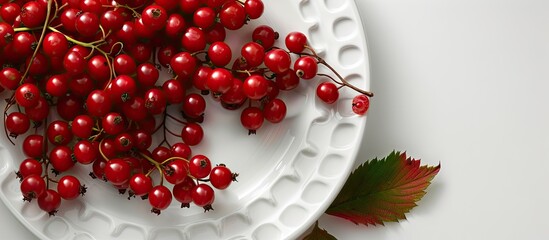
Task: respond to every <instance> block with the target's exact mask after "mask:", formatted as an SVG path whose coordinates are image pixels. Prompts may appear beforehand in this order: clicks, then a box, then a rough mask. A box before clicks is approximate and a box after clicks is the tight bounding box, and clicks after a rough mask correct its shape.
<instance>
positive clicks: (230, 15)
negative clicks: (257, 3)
mask: <svg viewBox="0 0 549 240" xmlns="http://www.w3.org/2000/svg"><path fill="white" fill-rule="evenodd" d="M246 16H247V15H246V10H245V8H244V6H242V4H241V3H239V2H236V1H231V2H227V3H226V4H224V5H223V7H222V8H221V11H220V12H219V20H220V22H221V24H223V26H224V27H225V28H227V29H229V30H237V29H240V28H241V27H242V26H244V23H246Z"/></svg>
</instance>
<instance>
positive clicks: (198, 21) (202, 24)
mask: <svg viewBox="0 0 549 240" xmlns="http://www.w3.org/2000/svg"><path fill="white" fill-rule="evenodd" d="M216 17H217V14H216V12H215V10H214V9H213V8H211V7H201V8H199V9H197V10H196V11H195V12H194V14H193V23H194V25H195V26H197V27H199V28H202V29H207V28H209V27H211V26H212V25H213V24H214V23H215V18H216Z"/></svg>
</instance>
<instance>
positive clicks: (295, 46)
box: [285, 32, 307, 53]
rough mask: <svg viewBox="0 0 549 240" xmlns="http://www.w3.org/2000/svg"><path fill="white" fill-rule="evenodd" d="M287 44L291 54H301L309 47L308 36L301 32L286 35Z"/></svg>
mask: <svg viewBox="0 0 549 240" xmlns="http://www.w3.org/2000/svg"><path fill="white" fill-rule="evenodd" d="M285 43H286V47H287V48H288V50H290V52H293V53H301V52H303V50H305V46H307V36H305V34H303V33H301V32H291V33H289V34H288V35H286V39H285Z"/></svg>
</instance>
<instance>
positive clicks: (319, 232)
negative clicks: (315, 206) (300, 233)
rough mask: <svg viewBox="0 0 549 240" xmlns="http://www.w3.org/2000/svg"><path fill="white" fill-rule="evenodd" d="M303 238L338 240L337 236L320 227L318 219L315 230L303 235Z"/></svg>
mask: <svg viewBox="0 0 549 240" xmlns="http://www.w3.org/2000/svg"><path fill="white" fill-rule="evenodd" d="M303 240H337V238H336V237H334V236H332V235H331V234H329V233H328V231H326V230H324V229H322V228H320V227H318V221H316V223H315V226H314V228H313V231H312V232H310V233H309V234H307V236H305V237H303Z"/></svg>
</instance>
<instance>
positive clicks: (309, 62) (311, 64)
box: [294, 56, 318, 80]
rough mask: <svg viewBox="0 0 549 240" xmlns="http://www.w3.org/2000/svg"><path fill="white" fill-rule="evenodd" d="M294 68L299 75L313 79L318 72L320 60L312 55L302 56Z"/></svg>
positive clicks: (296, 61)
mask: <svg viewBox="0 0 549 240" xmlns="http://www.w3.org/2000/svg"><path fill="white" fill-rule="evenodd" d="M294 70H295V73H296V74H297V76H298V77H300V78H303V79H307V80H308V79H311V78H313V77H315V76H316V73H317V72H318V62H317V60H316V59H314V58H313V57H310V56H304V57H300V58H298V59H297V60H295V62H294Z"/></svg>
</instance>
